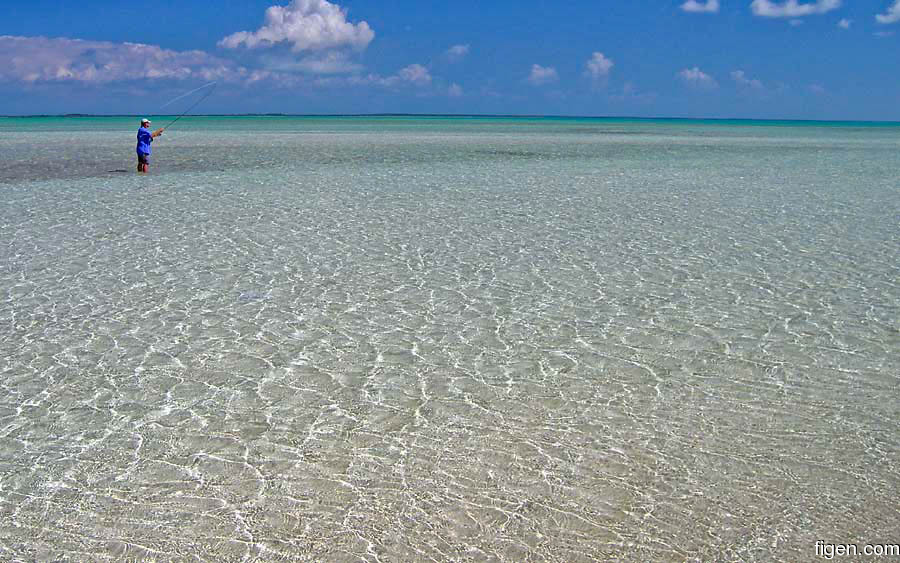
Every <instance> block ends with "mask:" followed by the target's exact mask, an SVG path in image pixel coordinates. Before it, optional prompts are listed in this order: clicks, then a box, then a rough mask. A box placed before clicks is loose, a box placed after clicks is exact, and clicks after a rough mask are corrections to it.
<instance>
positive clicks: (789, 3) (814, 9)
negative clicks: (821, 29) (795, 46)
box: [750, 0, 841, 18]
mask: <svg viewBox="0 0 900 563" xmlns="http://www.w3.org/2000/svg"><path fill="white" fill-rule="evenodd" d="M840 7H841V0H815V1H813V2H806V3H801V2H799V1H798V0H786V1H785V2H774V1H773V0H753V2H752V3H751V4H750V8H751V9H752V10H753V13H754V14H755V15H757V16H763V17H766V18H800V17H803V16H811V15H815V14H825V13H828V12H830V11H832V10H836V9H838V8H840Z"/></svg>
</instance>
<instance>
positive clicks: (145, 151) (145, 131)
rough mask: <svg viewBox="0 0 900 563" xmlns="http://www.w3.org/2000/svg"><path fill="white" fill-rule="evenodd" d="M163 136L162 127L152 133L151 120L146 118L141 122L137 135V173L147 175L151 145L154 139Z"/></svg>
mask: <svg viewBox="0 0 900 563" xmlns="http://www.w3.org/2000/svg"><path fill="white" fill-rule="evenodd" d="M162 134H163V128H162V127H160V128H159V129H157V130H156V131H153V132H152V133H151V132H150V120H149V119H147V118H146V117H145V118H144V119H142V120H141V128H140V129H138V134H137V157H138V165H137V171H138V172H140V173H141V174H146V173H147V170H149V168H150V143H152V142H153V139H155V138H156V137H159V136H160V135H162Z"/></svg>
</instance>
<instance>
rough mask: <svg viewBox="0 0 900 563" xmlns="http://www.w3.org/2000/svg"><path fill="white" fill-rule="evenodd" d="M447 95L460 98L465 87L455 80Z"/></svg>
mask: <svg viewBox="0 0 900 563" xmlns="http://www.w3.org/2000/svg"><path fill="white" fill-rule="evenodd" d="M447 95H448V96H450V97H451V98H459V97H460V96H462V95H463V89H462V86H460V85H459V84H456V83H455V82H454V83H453V84H451V85H450V87H449V88H448V89H447Z"/></svg>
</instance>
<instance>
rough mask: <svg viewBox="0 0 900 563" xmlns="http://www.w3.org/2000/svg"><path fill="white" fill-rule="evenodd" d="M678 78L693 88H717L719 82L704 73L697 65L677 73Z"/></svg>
mask: <svg viewBox="0 0 900 563" xmlns="http://www.w3.org/2000/svg"><path fill="white" fill-rule="evenodd" d="M678 76H679V78H681V80H683V81H684V83H685V84H687V85H688V86H692V87H694V88H703V89H712V88H718V86H719V83H718V82H716V79H715V78H713V77H712V76H710V75H708V74H706V73H705V72H703V71H702V70H700V69H699V68H698V67H694V68H686V69H684V70H682V71H681V72H679V73H678Z"/></svg>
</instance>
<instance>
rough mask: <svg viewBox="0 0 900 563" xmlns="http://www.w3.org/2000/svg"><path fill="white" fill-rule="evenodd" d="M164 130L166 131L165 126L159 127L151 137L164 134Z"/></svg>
mask: <svg viewBox="0 0 900 563" xmlns="http://www.w3.org/2000/svg"><path fill="white" fill-rule="evenodd" d="M163 131H165V128H164V127H160V128H159V129H157V130H156V131H154V132H153V133H151V134H150V136H151V137H159V136H160V135H162V134H163Z"/></svg>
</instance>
